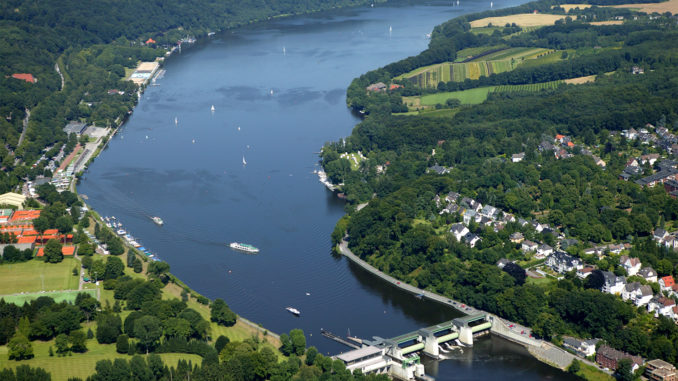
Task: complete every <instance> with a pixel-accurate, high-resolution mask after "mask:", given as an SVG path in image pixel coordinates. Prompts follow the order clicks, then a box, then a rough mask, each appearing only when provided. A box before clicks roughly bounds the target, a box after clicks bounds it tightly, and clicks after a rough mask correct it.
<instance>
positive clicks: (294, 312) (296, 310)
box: [285, 307, 301, 316]
mask: <svg viewBox="0 0 678 381" xmlns="http://www.w3.org/2000/svg"><path fill="white" fill-rule="evenodd" d="M285 309H286V310H287V311H289V312H290V313H292V314H293V315H295V316H299V315H301V311H299V310H298V309H296V308H294V307H285Z"/></svg>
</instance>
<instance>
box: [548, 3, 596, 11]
mask: <svg viewBox="0 0 678 381" xmlns="http://www.w3.org/2000/svg"><path fill="white" fill-rule="evenodd" d="M557 6H558V7H560V8H563V9H564V10H565V12H570V11H571V10H573V9H576V8H579V9H587V8H591V4H560V5H557ZM555 7H556V5H554V6H552V7H551V8H555Z"/></svg>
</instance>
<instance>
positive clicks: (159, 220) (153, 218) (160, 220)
mask: <svg viewBox="0 0 678 381" xmlns="http://www.w3.org/2000/svg"><path fill="white" fill-rule="evenodd" d="M151 220H153V222H155V224H156V225H158V226H162V225H164V224H165V221H163V220H162V218H160V217H157V216H156V217H151Z"/></svg>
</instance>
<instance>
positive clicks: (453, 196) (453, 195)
mask: <svg viewBox="0 0 678 381" xmlns="http://www.w3.org/2000/svg"><path fill="white" fill-rule="evenodd" d="M458 199H459V193H457V192H450V193H448V194H447V196H445V200H447V202H457V200H458Z"/></svg>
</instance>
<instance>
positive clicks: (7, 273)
mask: <svg viewBox="0 0 678 381" xmlns="http://www.w3.org/2000/svg"><path fill="white" fill-rule="evenodd" d="M75 266H78V268H79V267H80V261H78V260H77V259H75V258H68V257H67V258H64V260H63V262H60V263H47V262H44V261H41V260H36V259H32V260H30V261H28V262H21V263H5V264H3V265H2V266H0V279H2V282H0V295H11V294H17V293H20V292H25V293H31V292H40V291H58V290H77V289H78V277H77V276H73V273H72V271H73V268H74V267H75Z"/></svg>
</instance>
